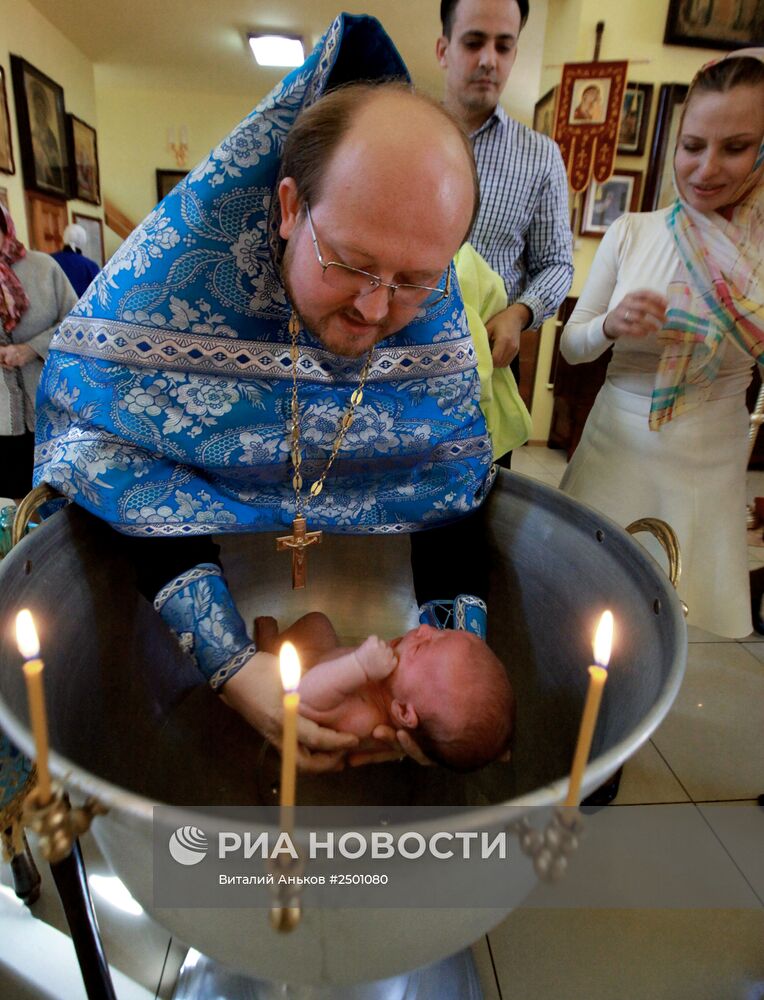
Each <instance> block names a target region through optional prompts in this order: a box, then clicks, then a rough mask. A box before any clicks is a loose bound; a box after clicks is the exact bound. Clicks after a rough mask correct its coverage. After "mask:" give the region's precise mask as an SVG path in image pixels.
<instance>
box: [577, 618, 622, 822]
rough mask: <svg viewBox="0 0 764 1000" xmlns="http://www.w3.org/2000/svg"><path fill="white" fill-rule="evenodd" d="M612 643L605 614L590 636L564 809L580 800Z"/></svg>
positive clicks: (610, 623) (608, 619)
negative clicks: (586, 687)
mask: <svg viewBox="0 0 764 1000" xmlns="http://www.w3.org/2000/svg"><path fill="white" fill-rule="evenodd" d="M612 642H613V616H612V614H611V613H610V612H609V611H605V612H603V614H602V618H600V623H599V625H598V627H597V632H596V635H595V637H594V659H595V662H596V666H591V667H589V690H588V691H587V692H586V702H585V703H584V714H583V715H582V717H581V726H580V728H579V730H578V742H577V743H576V752H575V754H574V756H573V766H572V767H571V769H570V784H569V785H568V794H567V797H566V799H565V805H566V806H577V805H578V803H579V801H580V798H579V796H580V791H581V780H582V778H583V776H584V768H585V767H586V762H587V761H588V759H589V751H590V750H591V746H592V737H593V736H594V727H595V726H596V725H597V713H598V712H599V708H600V701H601V700H602V691H603V688H604V687H605V681H606V680H607V665H608V663H609V662H610V648H611V646H612Z"/></svg>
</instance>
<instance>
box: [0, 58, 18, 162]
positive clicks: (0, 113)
mask: <svg viewBox="0 0 764 1000" xmlns="http://www.w3.org/2000/svg"><path fill="white" fill-rule="evenodd" d="M0 170H2V171H3V173H4V174H15V173H16V165H15V164H14V162H13V142H12V141H11V119H10V117H9V115H8V94H7V92H6V89H5V70H4V69H3V67H2V66H0Z"/></svg>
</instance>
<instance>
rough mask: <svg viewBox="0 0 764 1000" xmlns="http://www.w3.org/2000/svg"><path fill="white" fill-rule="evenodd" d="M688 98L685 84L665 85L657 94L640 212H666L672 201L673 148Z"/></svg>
mask: <svg viewBox="0 0 764 1000" xmlns="http://www.w3.org/2000/svg"><path fill="white" fill-rule="evenodd" d="M685 97H687V84H686V83H664V84H662V85H661V89H660V91H659V93H658V111H657V114H656V116H655V131H654V132H653V144H652V148H651V150H650V161H649V164H648V168H647V176H646V178H645V193H644V196H643V198H642V211H643V212H651V211H652V210H653V209H655V208H665V207H666V206H667V205H670V204H671V202H672V201H673V200H674V185H673V181H672V178H673V167H674V147H675V146H676V139H677V135H678V134H679V119H680V118H681V116H682V105H683V103H684V99H685Z"/></svg>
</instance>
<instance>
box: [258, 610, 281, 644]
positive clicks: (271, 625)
mask: <svg viewBox="0 0 764 1000" xmlns="http://www.w3.org/2000/svg"><path fill="white" fill-rule="evenodd" d="M255 645H256V646H257V648H258V650H262V651H263V652H264V653H277V652H278V648H279V623H278V622H277V621H276V619H275V618H273V617H271V615H258V616H257V618H255Z"/></svg>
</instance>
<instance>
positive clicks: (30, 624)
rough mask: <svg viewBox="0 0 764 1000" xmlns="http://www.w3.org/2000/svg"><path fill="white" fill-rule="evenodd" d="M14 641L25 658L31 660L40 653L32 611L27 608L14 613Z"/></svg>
mask: <svg viewBox="0 0 764 1000" xmlns="http://www.w3.org/2000/svg"><path fill="white" fill-rule="evenodd" d="M16 642H17V643H18V646H19V652H20V653H21V655H22V656H23V657H24V659H25V660H33V659H34V658H35V657H36V656H38V655H39V653H40V643H39V640H38V638H37V629H36V628H35V627H34V619H33V618H32V612H31V611H29V610H28V609H27V608H24V610H23V611H19V613H18V614H17V615H16Z"/></svg>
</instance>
